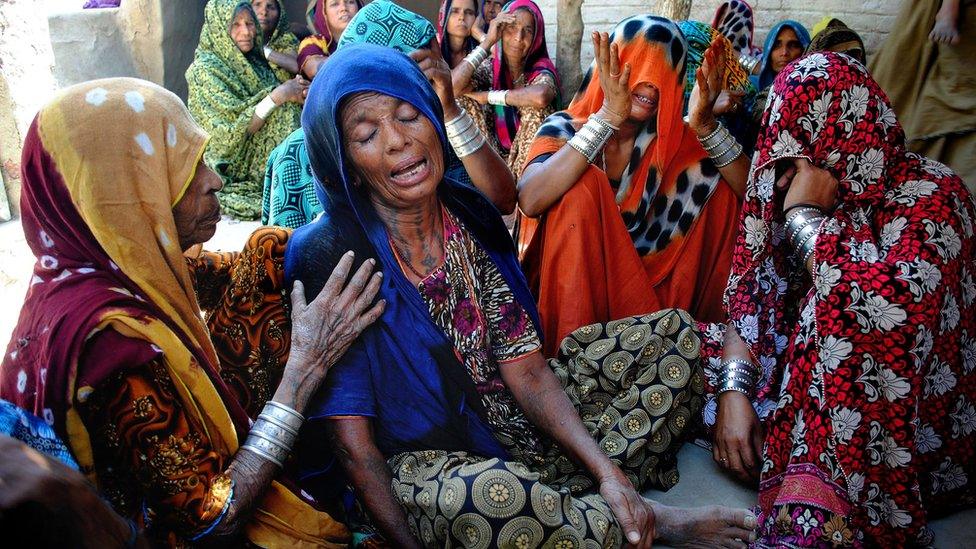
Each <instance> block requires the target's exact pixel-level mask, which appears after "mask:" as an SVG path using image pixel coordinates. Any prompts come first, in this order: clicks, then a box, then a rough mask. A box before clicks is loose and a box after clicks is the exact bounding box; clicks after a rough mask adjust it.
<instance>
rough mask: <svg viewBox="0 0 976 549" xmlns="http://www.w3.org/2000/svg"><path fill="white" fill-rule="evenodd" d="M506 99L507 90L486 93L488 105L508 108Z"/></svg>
mask: <svg viewBox="0 0 976 549" xmlns="http://www.w3.org/2000/svg"><path fill="white" fill-rule="evenodd" d="M507 98H508V90H491V91H489V92H488V104H489V105H497V106H499V107H505V106H508V103H507V102H506V99H507Z"/></svg>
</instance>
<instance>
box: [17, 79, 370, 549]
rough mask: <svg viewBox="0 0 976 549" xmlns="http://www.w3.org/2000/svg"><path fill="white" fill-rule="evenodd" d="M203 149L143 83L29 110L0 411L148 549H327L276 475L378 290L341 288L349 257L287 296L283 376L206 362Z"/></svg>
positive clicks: (335, 529)
mask: <svg viewBox="0 0 976 549" xmlns="http://www.w3.org/2000/svg"><path fill="white" fill-rule="evenodd" d="M207 140H208V137H207V135H206V133H205V132H204V131H203V130H202V129H201V128H200V127H199V126H197V125H196V124H195V123H194V122H193V119H192V118H191V117H190V114H189V112H187V110H186V108H185V107H184V106H183V104H182V102H181V101H180V100H179V98H177V97H176V96H175V95H173V94H172V93H170V92H168V91H166V90H164V89H163V88H161V87H159V86H156V85H155V84H151V83H149V82H145V81H141V80H134V79H128V78H115V79H108V80H95V81H92V82H87V83H84V84H79V85H77V86H73V87H70V88H67V89H65V90H62V91H61V92H60V93H59V94H58V96H57V97H56V98H55V99H54V100H53V101H52V102H51V103H50V104H48V105H46V106H45V107H44V108H42V109H41V111H40V113H39V114H38V115H37V117H36V118H35V120H34V123H33V124H32V126H31V128H30V130H29V132H28V134H27V138H26V141H25V144H24V158H23V175H24V178H23V200H22V202H21V204H22V207H23V223H24V232H25V234H26V235H27V241H28V244H29V245H30V246H31V249H32V250H33V252H34V254H35V255H36V256H37V258H38V259H37V264H36V265H35V267H34V273H33V277H32V281H31V291H30V293H29V294H28V295H27V298H26V299H25V301H24V304H23V307H22V308H21V313H20V319H19V321H18V323H17V327H16V329H15V331H14V333H13V336H12V338H11V340H10V344H9V345H8V347H7V351H6V353H5V354H4V356H3V363H2V365H0V398H3V399H7V400H9V401H11V402H13V403H14V404H16V405H17V406H18V407H20V408H22V409H24V410H28V411H31V412H33V413H34V414H36V415H38V416H40V417H42V418H44V419H45V420H46V421H47V422H48V423H49V424H51V425H52V426H53V428H54V431H55V432H56V433H57V434H58V435H59V436H60V437H61V438H62V439H63V440H65V442H66V443H67V444H68V446H69V448H70V450H71V453H72V454H73V455H74V457H75V458H76V460H77V462H78V465H80V469H81V471H82V472H84V473H85V474H86V475H87V476H88V479H89V481H91V482H92V483H93V484H94V485H95V486H96V487H97V488H98V490H99V492H100V493H101V494H102V495H103V496H104V497H106V498H107V499H108V500H109V501H110V502H111V503H112V506H113V507H114V508H115V510H116V512H117V513H118V514H120V515H121V516H123V517H125V518H126V519H131V520H133V521H135V523H137V524H138V526H139V528H140V529H145V530H146V532H145V533H146V536H147V537H148V538H149V539H150V540H151V541H152V543H153V544H154V545H157V544H158V545H174V546H176V545H184V544H187V543H191V542H193V541H195V540H196V541H200V542H204V541H207V542H224V543H231V544H240V543H242V542H243V541H244V540H245V539H246V540H247V541H249V542H250V543H253V544H256V545H261V546H288V545H290V544H292V543H296V542H298V541H300V540H301V541H305V540H308V539H317V540H320V541H321V543H322V544H323V545H325V546H334V547H339V546H342V545H343V544H345V543H347V542H348V540H349V534H348V531H347V530H346V528H345V527H344V526H343V525H342V524H340V523H338V522H336V520H334V519H333V517H332V516H330V514H328V513H326V512H325V511H323V510H322V508H320V507H317V506H316V504H315V503H314V502H312V501H311V500H310V499H308V498H305V497H303V496H301V494H300V493H299V492H298V490H296V489H294V487H293V486H291V485H288V484H287V483H285V482H283V481H281V479H280V477H279V472H280V469H279V467H280V462H281V461H283V458H284V457H286V456H287V455H288V452H289V448H290V446H291V444H292V443H293V442H294V438H295V437H294V435H292V434H290V433H291V431H295V432H297V429H298V428H299V427H300V425H301V415H300V414H301V412H302V411H303V410H304V409H305V407H306V404H307V402H308V399H309V397H310V396H311V394H312V393H314V392H315V391H316V388H317V387H318V385H319V384H320V383H321V381H322V379H323V378H324V377H325V375H326V373H327V371H328V370H329V368H330V367H331V365H332V364H333V363H334V362H335V359H336V358H338V356H341V355H342V353H343V352H344V351H345V349H346V348H347V347H348V343H349V342H350V341H351V340H352V339H353V338H355V336H356V335H357V334H358V332H359V331H360V330H361V329H362V328H364V327H365V326H366V325H368V324H369V323H370V322H371V321H373V320H375V319H376V318H378V317H379V315H380V314H381V312H382V311H381V310H382V305H377V306H373V307H370V302H371V300H372V298H373V296H374V295H375V294H376V291H377V289H378V287H379V282H380V278H379V276H374V277H373V278H372V279H371V280H370V281H369V284H368V285H367V284H366V282H367V279H369V275H370V273H369V272H368V271H369V269H368V268H367V269H363V270H362V271H360V272H358V273H357V274H356V275H355V277H354V278H353V280H352V281H351V282H350V283H349V284H348V285H346V284H345V281H346V277H347V275H348V273H349V269H350V268H351V260H347V261H345V262H344V263H342V264H341V265H340V267H339V268H338V269H337V270H336V273H335V275H334V276H333V277H331V282H330V283H329V284H330V288H331V290H330V291H325V292H323V293H322V296H321V297H320V298H319V299H317V300H315V301H313V302H311V303H310V304H308V305H306V303H305V301H304V298H303V293H302V290H301V287H300V286H298V287H297V288H296V290H295V291H294V292H293V299H292V309H291V322H290V324H289V323H284V324H279V326H278V328H279V332H280V331H281V330H282V329H287V328H289V327H291V328H293V329H292V330H291V338H290V343H291V354H290V356H288V357H287V362H286V363H284V364H278V363H273V364H264V366H266V368H265V369H261V370H257V371H255V370H252V369H245V368H241V369H229V368H224V367H223V365H221V364H218V360H217V353H216V352H215V349H214V345H213V344H212V343H211V340H210V333H209V332H208V330H207V328H206V326H204V324H203V322H202V321H201V318H200V306H199V304H198V300H197V298H196V295H195V288H194V286H193V284H192V282H191V275H190V272H189V271H188V269H187V264H186V261H185V259H184V257H183V251H184V250H186V249H188V248H190V247H191V246H192V245H194V244H197V243H200V242H203V241H206V240H208V239H209V238H210V237H211V236H212V235H213V233H214V230H215V226H216V223H217V221H218V220H219V219H220V209H219V205H218V203H217V199H216V196H215V194H214V193H215V192H216V191H218V190H219V189H220V186H221V182H220V178H219V177H217V175H216V174H215V173H214V172H213V171H211V170H210V169H209V168H207V167H206V165H204V164H203V163H202V162H201V161H200V158H201V156H202V154H203V150H204V148H205V146H206V144H207ZM252 274H253V272H252ZM240 278H247V277H240ZM343 286H346V287H345V289H342V287H343ZM332 290H341V293H340V292H337V291H332ZM278 296H279V297H280V296H281V294H278ZM234 297H235V300H236V301H238V302H240V301H242V300H244V299H243V298H246V297H247V296H240V295H238V296H234ZM253 313H254V312H252V314H253ZM340 317H341V318H340ZM330 325H331V326H334V327H335V328H334V329H333V330H329V329H326V328H325V326H330ZM241 336H242V334H240V332H239V333H238V337H241ZM280 339H281V338H280V337H279V340H280ZM279 381H280V383H279ZM265 401H267V404H266V403H265ZM245 408H247V410H246V409H245ZM248 411H251V413H250V414H249V413H248ZM259 414H260V415H259ZM269 418H270V419H269ZM252 420H256V421H255V423H254V425H253V426H251V427H249V424H250V422H251V421H252ZM280 425H284V426H285V427H286V428H284V427H280ZM276 479H278V480H276ZM130 535H131V533H130Z"/></svg>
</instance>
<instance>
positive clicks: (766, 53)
mask: <svg viewBox="0 0 976 549" xmlns="http://www.w3.org/2000/svg"><path fill="white" fill-rule="evenodd" d="M783 27H789V28H791V29H793V32H795V33H796V37H797V38H798V39H799V40H800V45H802V46H803V49H804V50H806V49H807V46H809V45H810V33H809V32H808V31H807V28H806V27H804V26H803V23H800V22H798V21H794V20H792V19H784V20H783V21H780V22H779V23H776V25H775V26H773V28H772V29H770V30H769V34H767V35H766V42H765V43H764V44H763V53H762V63H761V64H760V69H759V74H758V75H756V76H751V77H749V78H750V80H752V83H753V84H755V86H756V89H757V90H760V91H761V90H764V89H766V87H767V86H769V85H770V84H772V83H773V80H775V79H776V74H775V73H774V72H773V67H772V65H771V64H770V62H769V59H770V57H772V56H773V44H775V43H776V37H777V36H779V32H780V31H781V30H783Z"/></svg>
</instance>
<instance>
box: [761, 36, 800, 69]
mask: <svg viewBox="0 0 976 549" xmlns="http://www.w3.org/2000/svg"><path fill="white" fill-rule="evenodd" d="M801 55H803V44H801V43H800V39H799V38H798V37H797V36H796V32H795V31H794V30H793V29H791V28H790V27H783V28H782V29H781V30H780V31H779V34H777V35H776V41H775V42H773V53H772V54H771V55H770V57H769V64H770V67H772V69H773V72H774V73H776V74H779V71H781V70H783V68H784V67H786V65H789V64H790V63H792V62H793V61H795V60H796V59H797V58H799V57H800V56H801Z"/></svg>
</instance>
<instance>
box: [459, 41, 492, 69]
mask: <svg viewBox="0 0 976 549" xmlns="http://www.w3.org/2000/svg"><path fill="white" fill-rule="evenodd" d="M485 59H488V50H486V49H485V48H483V47H481V46H480V45H478V46H475V48H474V49H473V50H471V53H469V54H468V55H467V56H466V57H465V58H464V61H465V62H466V63H467V64H469V65H471V68H472V69H474V70H478V67H479V66H481V64H482V63H484V61H485Z"/></svg>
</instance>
